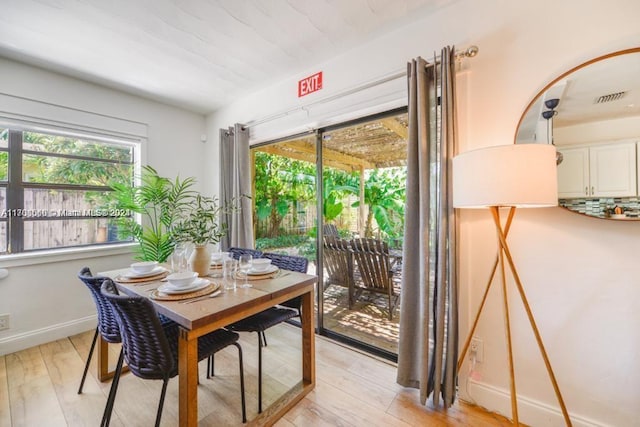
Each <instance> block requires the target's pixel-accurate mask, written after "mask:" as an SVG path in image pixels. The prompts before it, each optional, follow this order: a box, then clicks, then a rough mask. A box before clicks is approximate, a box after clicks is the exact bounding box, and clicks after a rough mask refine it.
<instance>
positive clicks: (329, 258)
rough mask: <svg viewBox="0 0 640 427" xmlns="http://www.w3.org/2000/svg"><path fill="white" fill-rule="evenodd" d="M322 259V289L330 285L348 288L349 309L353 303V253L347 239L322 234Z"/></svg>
mask: <svg viewBox="0 0 640 427" xmlns="http://www.w3.org/2000/svg"><path fill="white" fill-rule="evenodd" d="M322 253H323V260H324V266H325V269H326V272H327V274H326V275H325V277H324V289H327V288H328V287H329V286H331V285H336V286H343V287H345V288H347V289H348V290H349V302H348V304H349V310H351V307H352V305H353V254H352V251H351V246H350V245H349V241H348V240H345V239H341V238H339V237H338V236H334V235H325V236H324V246H323V252H322Z"/></svg>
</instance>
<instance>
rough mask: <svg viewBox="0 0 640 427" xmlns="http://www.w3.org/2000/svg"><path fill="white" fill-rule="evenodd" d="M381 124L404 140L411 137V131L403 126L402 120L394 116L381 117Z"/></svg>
mask: <svg viewBox="0 0 640 427" xmlns="http://www.w3.org/2000/svg"><path fill="white" fill-rule="evenodd" d="M380 124H381V125H382V126H384V127H386V128H387V129H389V130H390V131H391V132H393V133H395V134H396V135H398V136H399V137H400V138H402V139H404V140H407V139H408V138H409V131H408V130H407V128H405V127H404V126H402V125H401V124H400V122H398V121H397V120H395V119H394V118H387V119H381V120H380Z"/></svg>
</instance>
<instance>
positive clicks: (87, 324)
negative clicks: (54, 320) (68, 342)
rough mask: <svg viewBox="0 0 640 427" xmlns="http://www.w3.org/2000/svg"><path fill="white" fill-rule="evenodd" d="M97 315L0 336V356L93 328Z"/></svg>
mask: <svg viewBox="0 0 640 427" xmlns="http://www.w3.org/2000/svg"><path fill="white" fill-rule="evenodd" d="M97 321H98V319H97V315H95V314H94V315H92V316H87V317H83V318H81V319H76V320H72V321H70V322H64V323H58V324H57V325H52V326H47V327H46V328H42V329H36V330H33V331H29V332H25V333H23V334H17V335H12V336H9V337H5V338H0V356H4V355H5V354H10V353H15V352H16V351H20V350H24V349H27V348H30V347H35V346H37V345H40V344H45V343H48V342H51V341H55V340H59V339H62V338H66V337H70V336H71V335H76V334H79V333H82V332H86V331H89V330H91V329H95V327H96V323H97Z"/></svg>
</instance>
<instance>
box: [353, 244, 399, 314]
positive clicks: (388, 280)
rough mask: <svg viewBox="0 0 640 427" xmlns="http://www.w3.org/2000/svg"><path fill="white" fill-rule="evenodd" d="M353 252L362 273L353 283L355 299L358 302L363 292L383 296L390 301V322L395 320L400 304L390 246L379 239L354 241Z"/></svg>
mask: <svg viewBox="0 0 640 427" xmlns="http://www.w3.org/2000/svg"><path fill="white" fill-rule="evenodd" d="M351 250H352V251H353V257H354V259H355V263H356V265H357V266H358V272H359V273H360V275H359V277H358V280H354V282H353V289H354V291H353V295H354V296H353V298H354V302H355V300H357V299H358V298H359V297H360V295H361V294H362V292H364V291H366V292H374V293H378V294H383V295H386V296H387V297H388V300H389V305H388V307H389V320H393V310H394V308H395V306H396V304H397V302H398V297H399V294H396V292H395V290H394V286H393V285H394V283H393V273H394V271H393V270H392V269H391V262H390V258H389V245H387V243H386V242H383V241H381V240H377V239H364V238H362V239H353V240H352V241H351Z"/></svg>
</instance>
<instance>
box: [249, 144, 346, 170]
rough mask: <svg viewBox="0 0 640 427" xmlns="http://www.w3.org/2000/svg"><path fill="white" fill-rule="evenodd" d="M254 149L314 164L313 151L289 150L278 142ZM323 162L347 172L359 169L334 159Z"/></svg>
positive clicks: (314, 156)
mask: <svg viewBox="0 0 640 427" xmlns="http://www.w3.org/2000/svg"><path fill="white" fill-rule="evenodd" d="M255 151H262V152H263V153H268V154H274V155H276V156H282V157H287V158H289V159H295V160H300V161H303V162H308V163H312V164H315V163H316V155H315V153H305V152H302V151H298V150H290V149H287V150H285V149H283V147H282V146H279V144H272V145H266V146H264V147H258V148H256V149H255ZM324 164H325V165H326V166H330V167H332V168H335V169H340V170H344V171H347V172H353V171H355V170H359V168H358V167H355V166H353V165H349V164H344V163H341V162H338V161H335V160H329V159H324Z"/></svg>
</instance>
